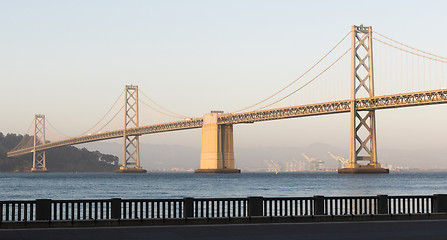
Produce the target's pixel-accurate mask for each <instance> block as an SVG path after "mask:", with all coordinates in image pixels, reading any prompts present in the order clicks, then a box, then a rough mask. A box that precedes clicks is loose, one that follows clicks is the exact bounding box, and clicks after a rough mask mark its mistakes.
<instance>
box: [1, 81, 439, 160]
mask: <svg viewBox="0 0 447 240" xmlns="http://www.w3.org/2000/svg"><path fill="white" fill-rule="evenodd" d="M351 102H352V101H351V100H342V101H334V102H325V103H316V104H309V105H301V106H294V107H286V108H275V109H267V110H258V111H251V112H243V113H237V114H222V115H219V117H218V120H217V121H218V124H239V123H254V122H261V121H271V120H279V119H285V118H297V117H306V116H314V115H325V114H335V113H346V112H349V111H350V109H351ZM442 103H447V89H440V90H432V91H423V92H412V93H405V94H395V95H384V96H377V97H372V98H358V99H356V101H355V104H356V108H357V110H378V109H388V108H402V107H412V106H420V105H432V104H442ZM202 125H203V118H194V119H191V120H184V121H177V122H169V123H162V124H155V125H147V126H141V127H136V128H128V129H126V135H144V134H152V133H159V132H168V131H178V130H184V129H192V128H201V127H202ZM120 137H123V129H121V130H114V131H108V132H102V133H95V134H90V135H86V136H80V137H74V138H69V139H65V140H61V141H55V142H50V143H46V144H42V145H39V146H36V151H42V150H47V149H51V148H56V147H62V146H68V145H75V144H81V143H87V142H94V141H101V140H107V139H113V138H120ZM33 151H34V147H28V148H23V149H19V150H16V151H11V152H8V157H17V156H21V155H25V154H28V153H32V152H33Z"/></svg>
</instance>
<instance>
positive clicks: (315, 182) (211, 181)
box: [0, 172, 447, 200]
mask: <svg viewBox="0 0 447 240" xmlns="http://www.w3.org/2000/svg"><path fill="white" fill-rule="evenodd" d="M0 189H1V191H0V200H29V199H36V198H51V199H92V198H93V199H94V198H113V197H119V198H183V197H247V196H264V197H309V196H313V195H324V196H349V195H377V194H388V195H419V194H423V195H427V194H434V193H447V172H392V173H390V174H389V175H382V174H379V175H339V174H337V173H336V172H318V173H316V172H315V173H279V174H275V173H241V174H226V175H221V174H193V173H147V174H115V173H0Z"/></svg>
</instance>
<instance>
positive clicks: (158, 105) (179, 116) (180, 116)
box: [140, 90, 189, 118]
mask: <svg viewBox="0 0 447 240" xmlns="http://www.w3.org/2000/svg"><path fill="white" fill-rule="evenodd" d="M140 92H141V93H142V94H143V96H145V97H146V98H147V99H148V100H149V101H151V102H152V103H153V104H155V105H156V106H157V107H159V108H161V109H163V110H165V111H166V112H168V113H170V114H173V115H177V116H178V117H177V118H189V117H188V116H184V115H181V114H178V113H175V112H172V111H169V110H168V109H166V108H164V107H163V106H161V105H160V104H158V103H156V102H155V101H154V100H152V99H151V98H150V97H149V96H147V95H146V94H145V93H144V92H143V91H141V90H140ZM143 103H144V102H143ZM145 105H146V106H148V107H149V108H151V109H152V110H154V111H157V110H155V109H154V108H152V107H150V106H149V105H148V104H145ZM157 112H159V111H157ZM159 113H161V114H164V113H162V112H159ZM165 115H168V114H165ZM168 116H170V115H168Z"/></svg>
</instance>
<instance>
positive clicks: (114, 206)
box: [111, 198, 121, 219]
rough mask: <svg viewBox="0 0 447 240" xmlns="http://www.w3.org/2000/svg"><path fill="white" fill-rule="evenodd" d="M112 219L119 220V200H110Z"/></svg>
mask: <svg viewBox="0 0 447 240" xmlns="http://www.w3.org/2000/svg"><path fill="white" fill-rule="evenodd" d="M111 210H112V216H111V217H112V219H121V198H112V209H111Z"/></svg>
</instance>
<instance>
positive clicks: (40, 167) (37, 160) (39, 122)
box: [31, 114, 47, 172]
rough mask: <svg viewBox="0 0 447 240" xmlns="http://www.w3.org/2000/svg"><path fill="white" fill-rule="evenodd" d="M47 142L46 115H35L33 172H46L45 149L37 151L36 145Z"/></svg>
mask: <svg viewBox="0 0 447 240" xmlns="http://www.w3.org/2000/svg"><path fill="white" fill-rule="evenodd" d="M44 143H45V115H42V114H36V115H35V116H34V147H33V168H31V172H46V171H47V168H46V165H45V151H36V147H37V146H39V145H42V144H44Z"/></svg>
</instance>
